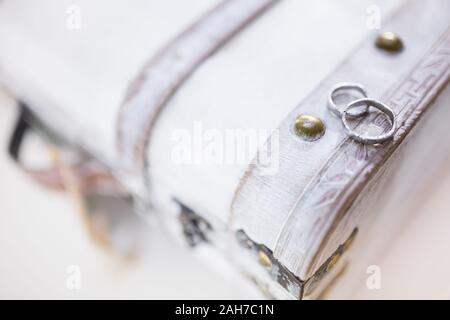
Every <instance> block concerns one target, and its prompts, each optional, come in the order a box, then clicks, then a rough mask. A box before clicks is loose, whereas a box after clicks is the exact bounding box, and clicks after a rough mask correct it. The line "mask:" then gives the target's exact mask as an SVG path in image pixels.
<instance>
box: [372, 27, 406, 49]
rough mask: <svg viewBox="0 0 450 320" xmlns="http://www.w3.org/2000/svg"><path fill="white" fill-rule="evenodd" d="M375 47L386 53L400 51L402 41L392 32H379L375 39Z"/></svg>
mask: <svg viewBox="0 0 450 320" xmlns="http://www.w3.org/2000/svg"><path fill="white" fill-rule="evenodd" d="M376 45H377V47H378V48H380V49H383V50H386V51H391V52H394V51H400V50H401V49H402V48H403V42H402V39H400V37H399V36H398V35H396V34H395V33H393V32H390V31H385V32H380V33H379V34H378V37H377V41H376Z"/></svg>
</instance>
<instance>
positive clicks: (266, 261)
mask: <svg viewBox="0 0 450 320" xmlns="http://www.w3.org/2000/svg"><path fill="white" fill-rule="evenodd" d="M258 259H259V263H260V264H261V265H262V266H264V267H266V268H270V267H272V261H270V258H269V257H268V256H267V254H266V253H265V252H264V251H261V250H260V251H259V252H258Z"/></svg>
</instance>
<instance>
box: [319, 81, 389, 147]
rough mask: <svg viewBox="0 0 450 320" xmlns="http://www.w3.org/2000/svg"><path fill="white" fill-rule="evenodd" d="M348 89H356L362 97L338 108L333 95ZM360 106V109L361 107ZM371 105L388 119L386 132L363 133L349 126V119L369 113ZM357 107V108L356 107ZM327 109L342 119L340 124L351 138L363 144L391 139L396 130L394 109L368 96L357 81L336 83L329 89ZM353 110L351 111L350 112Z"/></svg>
mask: <svg viewBox="0 0 450 320" xmlns="http://www.w3.org/2000/svg"><path fill="white" fill-rule="evenodd" d="M344 90H349V91H357V92H359V93H360V94H361V95H362V96H363V97H364V98H361V99H356V100H354V101H351V102H350V103H349V104H347V106H346V107H345V108H344V109H343V110H340V109H339V108H338V106H337V105H336V103H335V101H334V100H335V95H336V93H338V92H341V91H344ZM361 107H362V109H361ZM370 107H373V108H376V109H378V110H379V111H381V112H382V113H384V114H385V115H386V116H387V117H388V118H389V120H390V127H389V130H388V131H387V132H384V133H382V134H379V135H374V136H370V135H363V134H360V133H358V132H357V131H355V130H354V129H353V128H351V127H350V124H349V120H350V119H355V118H360V117H363V116H365V115H367V114H368V113H369V108H370ZM357 108H358V109H357ZM328 109H329V110H330V111H331V112H332V113H333V114H334V115H336V116H337V117H339V118H340V119H341V121H342V124H343V126H344V131H345V133H346V134H347V135H348V136H349V137H350V138H352V139H354V140H356V141H358V142H361V143H364V144H379V143H383V142H385V141H387V140H390V139H392V137H393V136H394V134H395V131H396V130H397V117H396V115H395V113H394V111H393V110H392V109H391V108H390V107H388V106H387V105H385V104H384V103H382V102H380V101H378V100H374V99H371V98H368V94H367V91H366V89H364V87H363V86H362V85H360V84H357V83H349V82H342V83H338V84H336V86H334V87H333V89H332V90H331V91H330V94H329V96H328ZM352 111H353V112H352Z"/></svg>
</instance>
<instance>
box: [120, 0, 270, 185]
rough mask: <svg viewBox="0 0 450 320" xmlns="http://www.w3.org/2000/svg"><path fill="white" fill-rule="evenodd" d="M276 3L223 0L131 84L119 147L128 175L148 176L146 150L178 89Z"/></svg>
mask: <svg viewBox="0 0 450 320" xmlns="http://www.w3.org/2000/svg"><path fill="white" fill-rule="evenodd" d="M276 1H277V0H245V1H242V0H225V1H223V2H222V3H220V5H218V6H217V7H216V8H214V9H212V10H211V11H209V12H208V13H206V14H205V15H204V16H202V17H201V18H200V19H199V20H198V21H197V22H195V23H194V24H193V25H192V26H191V27H189V28H188V29H187V30H186V31H184V32H183V33H181V34H180V35H179V36H178V37H176V38H175V39H174V40H173V41H172V42H171V43H170V44H169V45H168V46H167V47H165V48H164V49H163V50H162V51H161V52H159V53H158V54H157V55H156V56H155V57H154V58H152V60H151V61H149V62H148V63H147V64H146V65H145V66H144V67H143V68H142V71H141V73H140V74H139V75H138V76H137V77H136V80H135V81H134V82H133V83H132V84H131V85H130V86H129V88H128V91H127V94H126V97H125V100H124V102H123V105H122V107H121V110H120V113H119V117H118V123H117V141H118V150H119V154H120V158H121V162H122V170H123V171H124V172H125V174H128V173H131V175H132V176H141V177H142V176H145V175H146V173H145V172H143V171H144V168H145V166H146V161H147V160H146V155H145V151H146V148H147V144H148V141H149V139H150V134H151V130H152V128H153V126H154V124H155V122H156V120H157V118H158V115H159V113H160V112H161V109H162V108H163V107H164V106H165V105H166V104H167V102H168V101H169V99H170V97H171V96H172V95H173V94H174V92H175V91H176V90H177V89H178V88H179V87H180V86H181V85H182V84H183V82H184V81H185V80H186V79H187V78H188V77H189V76H190V75H191V74H192V73H193V72H194V71H195V69H196V68H197V67H198V66H199V65H201V64H202V63H203V62H204V61H205V60H206V59H207V58H208V57H209V56H211V55H212V54H213V53H214V52H216V51H217V50H218V49H220V48H221V47H222V46H223V45H224V44H225V43H226V42H227V41H228V40H229V39H230V38H232V37H233V36H234V35H235V34H236V33H238V32H239V31H240V30H241V29H242V28H244V27H245V26H246V25H247V24H249V23H250V22H251V21H253V20H254V19H255V18H256V17H257V16H258V15H259V14H261V13H262V12H263V11H265V10H266V9H268V8H269V7H270V6H271V5H272V4H274V3H275V2H276ZM125 180H127V179H125ZM129 187H131V188H133V186H129Z"/></svg>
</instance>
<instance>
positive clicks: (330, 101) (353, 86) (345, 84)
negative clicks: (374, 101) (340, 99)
mask: <svg viewBox="0 0 450 320" xmlns="http://www.w3.org/2000/svg"><path fill="white" fill-rule="evenodd" d="M343 89H347V90H356V91H359V92H360V93H361V94H362V95H363V96H364V97H365V98H367V91H366V89H364V87H363V86H362V85H360V84H358V83H351V82H341V83H338V84H336V85H335V86H334V87H333V89H332V90H331V92H330V94H329V95H328V109H330V111H331V112H332V113H333V114H334V115H336V116H337V117H339V118H341V117H342V113H343V111H341V110H339V108H338V107H337V106H336V103H334V98H333V96H334V94H335V93H336V92H337V91H339V90H343ZM368 112H369V106H368V105H366V108H365V109H363V110H362V111H360V112H356V113H349V114H348V115H347V116H348V117H349V118H359V117H361V116H363V115H365V114H367V113H368Z"/></svg>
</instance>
